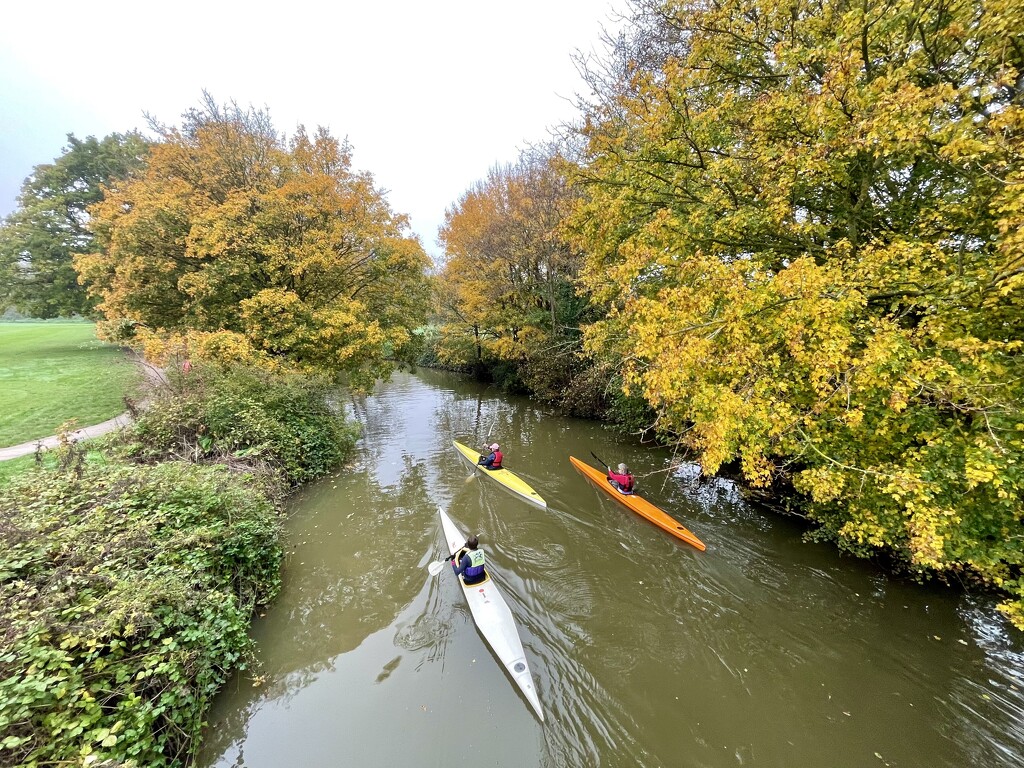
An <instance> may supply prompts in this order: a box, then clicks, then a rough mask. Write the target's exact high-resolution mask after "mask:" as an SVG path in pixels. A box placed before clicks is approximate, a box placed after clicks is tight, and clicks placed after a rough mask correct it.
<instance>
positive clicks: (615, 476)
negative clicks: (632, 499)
mask: <svg viewBox="0 0 1024 768" xmlns="http://www.w3.org/2000/svg"><path fill="white" fill-rule="evenodd" d="M618 469H619V471H618V472H612V468H611V467H608V482H609V483H611V484H612V487H614V488H615V489H616V490H617V491H618V492H619V493H622V494H630V493H632V492H633V486H634V484H635V481H634V478H633V475H632V474H631V473H630V471H629V467H627V466H626V465H625V464H619V467H618Z"/></svg>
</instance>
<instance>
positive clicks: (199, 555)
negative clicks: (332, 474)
mask: <svg viewBox="0 0 1024 768" xmlns="http://www.w3.org/2000/svg"><path fill="white" fill-rule="evenodd" d="M0 534H2V544H0V601H2V602H0V605H2V606H3V607H2V609H0V633H2V636H3V650H2V651H0V734H2V741H0V764H4V765H12V764H18V765H24V766H42V765H55V764H72V763H73V764H79V763H81V762H82V761H84V760H96V761H103V760H109V761H114V762H116V763H120V764H122V765H125V766H143V765H144V766H164V765H172V764H180V763H181V762H187V761H188V759H189V757H190V756H191V754H192V751H193V749H194V744H195V743H196V737H197V736H198V734H199V729H200V727H201V725H202V718H203V715H204V713H205V711H206V708H207V705H208V703H209V701H210V698H211V697H212V695H213V694H214V693H215V692H216V691H217V689H218V688H219V687H220V686H221V685H222V684H223V682H224V679H225V677H226V675H227V673H228V671H229V670H230V669H232V668H237V667H244V666H245V664H246V655H247V653H248V652H249V651H250V646H251V641H250V640H249V638H248V637H247V635H246V629H247V626H248V621H249V617H250V615H251V612H252V610H253V608H254V606H256V605H257V604H260V603H264V602H266V601H268V600H270V599H271V598H272V597H273V596H274V595H275V594H276V592H277V590H278V588H279V577H278V572H279V568H280V562H281V558H282V551H281V547H280V545H279V544H278V537H279V529H278V510H277V508H276V507H275V505H274V504H273V503H272V502H271V501H270V500H269V499H268V498H267V497H266V496H265V495H263V494H261V493H259V492H256V491H254V488H253V486H252V483H251V478H250V477H249V476H247V475H243V474H238V473H233V472H231V471H229V470H228V469H227V468H225V467H216V466H196V465H192V464H187V463H184V462H173V463H166V464H160V465H156V466H153V467H132V466H127V465H118V464H107V465H102V466H95V465H92V466H90V465H85V466H84V467H80V469H79V471H78V472H54V471H49V470H40V471H37V472H30V473H26V474H25V475H23V476H19V477H15V478H14V479H12V481H11V482H10V484H9V485H8V486H7V487H5V488H3V489H0Z"/></svg>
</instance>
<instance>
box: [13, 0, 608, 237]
mask: <svg viewBox="0 0 1024 768" xmlns="http://www.w3.org/2000/svg"><path fill="white" fill-rule="evenodd" d="M625 5H626V2H625V0H518V2H514V3H510V2H495V1H494V0H491V1H490V2H489V1H488V0H436V1H435V2H430V1H429V0H421V1H420V2H416V0H359V1H356V0H334V2H333V3H332V2H331V0H290V1H289V2H285V3H277V4H273V5H270V4H265V3H259V2H235V1H234V0H232V2H225V1H223V0H205V2H196V0H175V2H159V3H154V2H146V1H145V0H143V1H142V2H139V1H138V0H134V2H123V1H121V0H97V1H95V2H86V1H84V0H77V1H76V2H69V1H68V0H35V2H28V0H14V2H11V3H9V4H6V7H5V8H4V11H3V19H2V21H0V216H4V215H7V214H8V213H10V212H11V211H12V210H14V208H15V206H16V197H17V194H18V191H19V189H20V187H21V183H22V181H23V180H24V179H25V177H26V176H28V174H29V173H30V172H31V170H32V167H33V166H35V165H38V164H40V163H49V162H52V161H53V160H54V159H55V158H56V157H58V156H59V155H60V154H61V151H62V148H63V147H64V146H65V144H66V134H68V133H74V134H75V135H76V136H77V137H79V138H85V137H86V136H90V135H92V136H96V137H97V138H100V137H103V136H106V135H107V134H110V133H114V132H125V131H129V130H131V129H133V128H139V129H143V130H144V129H145V128H146V124H145V120H144V118H143V113H144V112H146V113H149V114H151V115H153V116H154V117H156V118H157V119H158V120H159V121H160V122H163V123H165V124H170V125H175V124H178V123H179V122H180V116H181V114H182V113H183V112H185V111H186V110H187V109H189V108H190V107H194V106H198V104H199V100H200V98H201V96H202V90H203V89H204V88H205V89H206V90H207V91H209V92H210V93H211V95H212V96H213V97H214V98H215V99H216V100H217V101H218V102H221V103H225V102H227V101H230V100H232V99H233V100H235V101H237V102H238V103H239V105H240V106H242V107H247V106H249V105H252V106H255V107H266V108H267V109H268V110H269V112H270V115H271V117H272V119H273V121H274V125H275V127H276V128H277V130H278V131H279V132H283V133H287V134H288V135H289V136H290V135H291V134H292V133H293V132H294V129H295V127H296V126H297V125H299V124H303V125H305V126H306V127H307V129H309V130H310V131H312V130H314V129H315V128H316V127H317V126H318V125H323V126H326V127H327V128H329V129H330V131H331V133H332V134H333V135H334V136H335V137H337V138H339V139H343V138H346V137H347V138H348V140H349V141H350V142H351V144H352V146H353V149H354V165H355V166H356V168H357V169H359V170H365V171H369V172H370V173H372V174H373V175H374V177H375V179H376V182H377V185H378V187H382V188H384V189H386V190H388V191H389V194H388V199H389V202H390V203H391V206H392V208H393V209H394V210H395V211H397V212H399V213H405V214H408V215H409V216H410V217H411V222H412V227H413V230H414V231H415V232H416V233H417V234H418V235H419V236H420V239H421V241H422V242H423V245H424V247H425V248H426V249H427V251H428V253H431V254H432V255H435V256H436V255H438V254H439V253H440V249H439V247H438V246H437V245H436V237H437V228H438V227H439V226H440V225H441V223H442V222H443V220H444V211H445V208H447V207H449V206H450V205H451V204H452V203H454V202H455V200H456V199H457V198H458V196H459V195H460V194H461V193H462V192H463V191H465V190H466V189H467V188H468V187H469V186H470V185H471V184H472V183H473V182H474V181H476V180H478V179H482V178H483V177H484V176H485V175H486V173H487V170H488V169H489V168H490V167H491V166H493V165H495V164H496V163H506V162H511V161H513V160H515V159H516V158H517V157H518V154H519V150H520V149H521V148H523V147H525V146H526V145H527V144H528V143H530V142H533V141H542V140H545V139H546V138H547V137H548V128H549V126H552V125H555V124H557V123H559V122H561V121H563V120H566V119H569V118H571V117H572V116H573V115H574V110H573V108H572V105H571V102H572V97H573V96H574V95H575V94H576V93H579V92H581V91H583V90H584V84H583V82H582V80H581V79H580V77H579V74H578V73H577V71H576V67H575V65H574V63H573V61H572V55H573V53H574V52H576V51H582V52H584V53H592V52H598V53H602V52H603V50H604V49H603V46H602V45H601V43H600V40H599V38H600V35H601V29H602V27H604V28H606V29H612V28H614V27H615V26H616V23H615V10H616V9H620V10H621V9H623V8H625Z"/></svg>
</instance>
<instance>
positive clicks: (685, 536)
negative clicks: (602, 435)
mask: <svg viewBox="0 0 1024 768" xmlns="http://www.w3.org/2000/svg"><path fill="white" fill-rule="evenodd" d="M569 461H571V462H572V465H573V466H574V467H576V469H578V470H579V471H580V472H581V473H582V474H583V476H584V477H586V478H587V479H588V480H590V481H591V482H592V483H593V484H594V485H596V486H597V487H598V488H600V489H601V490H602V491H604V492H605V493H607V494H608V495H609V496H611V497H612V498H613V499H615V500H616V501H617V502H619V503H620V504H622V505H623V506H624V507H626V508H627V509H629V510H631V511H633V512H635V513H636V514H638V515H640V517H642V518H644V519H645V520H649V521H650V522H652V523H654V524H655V525H656V526H658V527H659V528H661V529H662V530H663V531H665V532H667V533H671V534H672V535H673V536H675V537H676V538H677V539H682V540H683V541H685V542H686V543H687V544H689V545H691V546H693V547H696V548H697V549H699V550H700V551H701V552H703V551H704V550H705V549H707V547H706V546H705V545H704V542H703V541H701V540H700V539H698V538H697V537H696V536H694V535H693V533H692V532H690V531H689V530H687V529H686V528H685V527H683V526H682V525H680V524H679V522H678V521H677V520H675V519H674V518H673V517H671V516H669V515H667V514H665V513H664V512H662V511H661V510H660V509H658V508H657V507H656V506H654V505H653V504H651V502H649V501H647V499H644V498H643V497H641V496H638V495H637V494H635V493H620V492H619V490H618V489H617V488H615V487H614V486H613V485H612V484H611V483H609V482H608V475H607V474H605V473H604V472H602V471H601V470H600V469H597V468H595V467H592V466H590V465H589V464H587V463H586V462H583V461H580V460H579V459H577V458H576V457H575V456H570V457H569Z"/></svg>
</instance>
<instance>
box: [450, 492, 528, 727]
mask: <svg viewBox="0 0 1024 768" xmlns="http://www.w3.org/2000/svg"><path fill="white" fill-rule="evenodd" d="M437 511H438V513H439V514H440V515H441V527H442V528H443V529H444V538H445V543H446V544H447V546H448V551H449V553H450V554H453V555H454V554H455V553H456V552H458V551H459V550H460V549H462V546H463V544H464V542H465V541H466V537H465V535H464V534H463V533H462V532H461V531H460V530H459V529H458V528H457V527H456V526H455V523H453V522H452V519H451V518H450V517H448V515H447V514H445V511H444V510H443V509H441V508H440V507H438V508H437ZM486 574H487V576H486V578H485V579H484V580H483V581H481V582H478V583H476V584H468V585H467V584H466V583H465V581H464V580H463V578H462V576H459V577H458V578H459V586H461V587H462V594H464V595H465V596H466V602H468V603H469V610H470V612H471V613H472V614H473V621H474V622H475V623H476V626H477V629H479V630H480V634H481V635H483V636H484V640H486V641H487V644H488V645H489V646H491V650H493V651H494V654H495V655H496V656H497V657H498V660H499V661H501V663H502V664H503V665H504V666H505V670H506V671H507V672H508V674H509V676H510V677H511V678H512V680H513V681H514V682H515V684H516V685H517V686H519V690H521V691H522V692H523V695H524V696H525V697H526V700H527V701H528V702H529V703H530V706H531V707H533V711H534V712H536V713H537V717H539V718H540V720H541V722H544V713H543V712H542V711H541V708H540V699H538V698H537V689H536V688H535V687H534V685H533V677H532V676H531V675H530V665H529V663H527V661H526V654H525V653H524V652H523V643H522V641H521V640H520V639H519V630H518V629H517V628H516V622H515V619H514V618H513V617H512V611H510V610H509V607H508V604H507V603H506V602H505V599H504V598H503V597H502V596H501V593H500V592H499V591H498V587H497V585H496V584H495V583H494V578H493V576H492V574H491V569H490V568H489V567H487V568H486Z"/></svg>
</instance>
